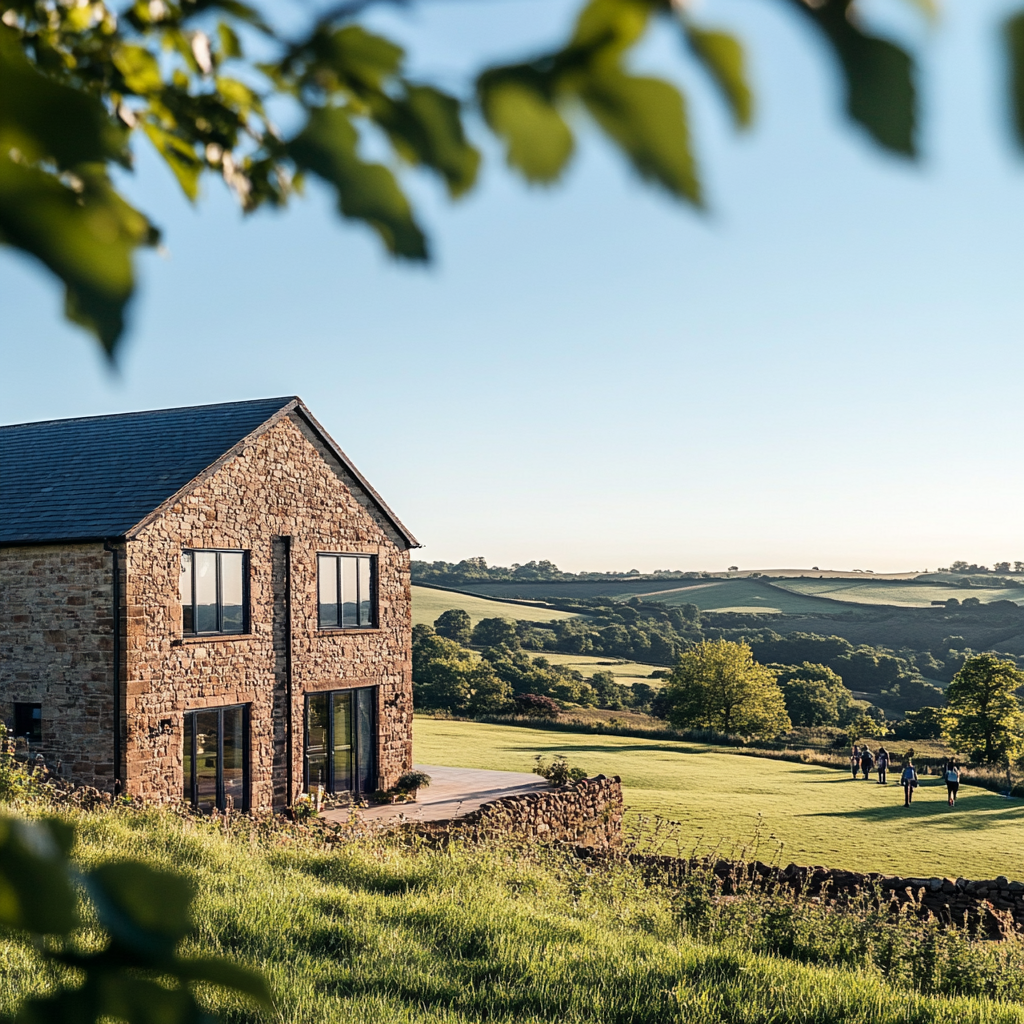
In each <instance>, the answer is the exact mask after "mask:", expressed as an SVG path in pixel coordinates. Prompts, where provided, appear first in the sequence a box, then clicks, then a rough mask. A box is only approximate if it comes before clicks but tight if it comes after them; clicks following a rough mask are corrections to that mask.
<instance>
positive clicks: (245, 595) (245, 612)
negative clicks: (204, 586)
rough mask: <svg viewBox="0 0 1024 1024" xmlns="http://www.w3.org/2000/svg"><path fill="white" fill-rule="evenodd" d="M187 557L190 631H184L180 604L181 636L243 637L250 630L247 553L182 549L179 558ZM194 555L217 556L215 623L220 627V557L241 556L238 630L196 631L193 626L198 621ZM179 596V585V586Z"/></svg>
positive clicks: (222, 589)
mask: <svg viewBox="0 0 1024 1024" xmlns="http://www.w3.org/2000/svg"><path fill="white" fill-rule="evenodd" d="M186 555H187V556H189V557H190V558H191V559H192V572H191V576H192V626H193V628H192V629H185V611H184V609H185V605H184V603H182V606H181V607H182V626H181V635H182V636H245V635H247V634H248V633H249V632H251V630H250V623H249V552H248V551H246V550H245V549H244V548H182V549H181V557H182V558H184V557H185V556H186ZM196 555H216V556H217V622H218V625H221V624H222V623H223V620H224V584H223V578H222V574H221V558H220V556H221V555H241V556H242V625H241V628H240V629H228V630H226V629H207V630H202V631H200V630H197V629H196V628H195V624H196V622H197V621H198V619H199V610H198V607H197V605H196V559H195V556H196ZM178 572H179V574H180V572H181V563H180V561H179V564H178ZM179 595H180V584H179Z"/></svg>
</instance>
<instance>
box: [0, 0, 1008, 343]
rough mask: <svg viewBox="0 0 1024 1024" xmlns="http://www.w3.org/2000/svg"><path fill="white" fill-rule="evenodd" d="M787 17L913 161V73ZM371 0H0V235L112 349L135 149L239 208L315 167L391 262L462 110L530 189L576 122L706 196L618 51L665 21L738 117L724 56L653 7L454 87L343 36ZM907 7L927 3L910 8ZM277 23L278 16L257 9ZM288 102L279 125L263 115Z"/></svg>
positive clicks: (657, 1) (738, 63)
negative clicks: (408, 177)
mask: <svg viewBox="0 0 1024 1024" xmlns="http://www.w3.org/2000/svg"><path fill="white" fill-rule="evenodd" d="M780 2H783V3H786V4H787V6H788V7H789V8H790V9H791V10H792V11H793V12H794V14H795V16H796V17H799V18H802V19H803V20H804V21H805V23H806V24H808V26H809V27H810V28H811V30H812V33H813V34H814V36H815V37H816V39H817V40H818V42H819V43H820V44H821V45H823V46H824V47H825V48H826V49H827V50H828V52H829V53H830V55H831V56H832V58H833V60H834V64H835V67H836V69H837V71H838V72H839V73H840V75H841V76H842V78H843V92H844V94H845V108H846V114H847V115H848V116H849V118H850V119H851V120H852V121H854V122H855V123H856V124H857V125H859V126H860V127H862V128H863V129H865V130H866V131H867V133H868V134H869V136H870V137H871V139H872V140H873V141H874V142H875V143H876V144H877V145H878V146H880V147H882V148H883V149H886V150H888V151H890V152H893V153H896V154H900V155H902V156H906V157H914V156H915V155H916V152H917V147H916V140H915V135H916V126H917V107H918V100H917V96H916V92H915V87H914V77H915V75H914V70H915V69H914V61H913V59H912V57H911V56H910V55H909V54H908V53H907V52H906V51H905V50H903V49H902V48H901V47H900V46H898V45H896V44H894V43H892V42H890V41H888V40H886V39H883V38H880V37H879V36H877V35H874V34H873V33H871V32H870V31H869V30H867V28H866V27H865V26H864V24H863V23H862V21H861V19H859V18H857V17H854V16H852V15H853V13H854V6H853V4H854V0H816V2H815V3H804V2H799V0H780ZM373 3H374V0H358V2H341V3H338V4H337V5H334V6H329V7H328V9H327V10H326V11H325V12H323V13H319V14H317V15H315V16H312V20H311V21H309V22H307V23H306V24H305V25H298V26H297V25H296V24H295V13H294V12H293V11H291V10H287V11H279V10H278V9H277V7H275V5H272V4H263V5H261V6H260V8H259V10H257V9H256V8H255V7H252V6H249V5H248V4H246V3H244V2H242V0H150V2H148V3H147V2H144V0H136V2H135V3H134V4H132V5H130V6H128V7H127V8H126V9H125V10H123V11H120V12H118V11H115V10H114V9H113V7H111V6H108V4H107V2H106V0H95V2H92V3H89V4H82V5H80V4H72V3H66V4H65V3H60V4H53V3H50V2H47V0H0V96H2V97H3V99H4V102H3V104H0V140H2V141H3V145H2V146H0V154H2V155H0V239H2V240H3V242H4V243H5V244H8V245H11V246H14V247H16V248H18V249H20V250H21V251H22V252H25V253H27V254H29V255H31V256H32V257H34V258H35V259H36V260H38V261H39V262H41V263H42V264H43V265H44V266H45V267H47V269H48V270H49V271H50V272H51V273H53V274H54V275H55V276H56V277H57V278H58V279H59V280H60V281H61V282H62V283H63V284H64V287H65V294H66V312H67V315H68V316H69V317H70V318H71V319H72V320H74V321H75V322H77V323H79V324H82V325H83V326H85V327H86V328H88V329H89V330H90V331H92V332H93V333H94V334H95V336H96V337H97V338H98V339H99V340H100V342H101V344H102V345H103V346H104V348H105V350H106V351H107V352H108V353H113V352H114V351H115V348H116V346H117V343H118V340H119V339H120V337H121V334H122V331H123V325H124V311H125V306H126V304H127V302H128V301H129V299H130V298H131V295H132V292H133V290H134V286H135V282H134V267H133V262H134V256H135V253H136V250H138V249H139V248H140V247H142V246H151V245H154V244H155V243H156V241H157V239H158V235H159V233H158V231H157V229H156V227H155V226H154V225H153V223H152V222H151V220H150V219H149V217H148V216H146V215H145V214H143V213H142V212H140V211H138V210H136V209H134V208H133V207H132V206H131V205H130V204H129V203H128V202H127V201H126V200H125V199H124V198H123V196H122V195H121V194H120V193H119V192H118V189H117V185H116V182H115V180H114V179H113V178H112V177H111V173H110V172H111V170H112V169H113V168H115V167H124V168H130V167H131V166H132V162H133V150H134V148H136V147H137V146H138V145H139V144H140V141H141V140H142V139H145V141H146V143H147V144H148V145H151V146H152V147H153V149H154V150H155V151H156V152H157V153H158V154H159V156H160V157H161V158H162V159H163V160H164V161H165V162H166V163H167V165H168V167H169V168H170V170H171V171H172V172H173V174H174V175H175V177H176V178H177V181H178V184H179V185H180V187H181V189H182V191H183V192H184V194H185V195H186V196H187V197H188V198H189V199H190V200H192V201H195V200H196V198H197V197H198V195H199V189H200V184H201V180H202V179H203V177H204V175H207V176H208V175H216V176H218V177H221V178H222V179H223V180H224V182H225V183H226V184H227V185H228V187H229V188H231V189H232V190H233V191H234V192H235V194H236V195H237V198H238V201H239V203H240V204H241V206H242V208H243V209H244V210H245V211H246V212H253V211H255V210H258V209H260V208H261V207H263V206H271V207H280V206H284V205H286V204H287V203H288V202H289V201H290V200H291V199H292V197H293V196H294V194H295V193H296V191H298V186H299V185H301V182H302V180H303V178H305V177H307V176H309V175H315V176H317V177H319V178H321V179H323V180H324V181H325V182H327V183H328V184H329V185H330V186H331V187H332V188H333V189H334V191H335V193H336V195H337V203H338V210H339V212H340V213H341V215H342V216H343V217H346V218H350V219H355V220H359V221H362V222H363V223H364V224H366V225H367V226H369V227H370V228H371V229H372V230H373V231H375V232H376V233H377V235H378V236H379V238H380V240H381V242H382V244H383V245H384V246H385V248H386V249H387V250H388V251H389V252H390V253H392V254H393V255H394V256H396V257H399V258H404V259H410V260H425V259H427V258H428V254H429V245H428V241H427V238H426V236H425V234H424V232H423V230H422V228H421V226H420V224H419V222H418V220H417V217H416V214H415V211H414V209H413V206H412V204H411V202H410V201H409V199H408V197H407V196H406V193H405V191H404V190H403V187H402V182H403V179H404V176H399V175H396V173H395V172H394V171H393V170H392V169H391V167H389V166H386V165H385V164H384V163H376V162H373V161H370V160H367V159H366V158H365V156H364V153H363V144H364V142H365V140H366V139H367V138H368V137H372V138H373V139H374V140H375V141H376V142H377V144H379V145H382V147H383V148H384V149H385V151H386V153H387V157H388V158H389V159H388V163H389V164H391V165H392V166H395V165H397V164H399V163H404V164H405V165H406V166H407V167H410V168H418V169H420V170H422V171H426V172H428V173H429V174H431V175H433V176H434V177H435V178H437V179H438V180H439V181H440V182H441V183H442V184H443V185H444V186H445V188H446V189H447V191H448V194H449V196H451V197H452V198H453V199H455V198H459V197H460V196H463V195H465V194H466V193H467V192H469V191H471V190H472V188H473V187H474V186H475V184H476V182H477V180H478V169H479V165H480V160H481V156H480V151H479V150H478V149H477V147H476V146H474V145H473V143H472V142H471V141H470V139H469V137H468V134H467V132H466V129H465V120H466V115H467V113H470V112H472V113H474V114H476V113H478V114H479V115H480V121H481V122H482V123H483V124H484V125H486V126H487V128H488V129H489V130H490V131H491V132H492V133H494V134H495V135H496V136H497V138H498V139H499V140H500V143H501V146H502V148H503V149H504V155H505V160H506V162H507V163H508V165H509V166H510V167H511V168H512V169H513V170H514V171H516V172H517V173H518V174H521V175H522V176H523V177H524V178H525V179H526V180H527V181H530V182H536V183H548V182H552V181H555V180H557V179H558V178H559V177H561V176H562V175H563V173H564V172H565V169H566V167H567V166H568V164H569V162H570V160H571V158H572V156H573V153H574V150H575V147H576V139H575V136H574V132H573V123H574V122H575V120H576V119H577V118H578V117H581V116H583V117H586V118H588V119H589V121H590V122H591V123H592V124H593V125H594V126H596V128H597V129H598V131H599V132H601V133H602V134H603V135H604V137H605V138H606V139H607V140H608V141H609V142H610V143H611V145H612V146H613V147H615V148H616V149H618V150H619V151H620V152H621V154H622V155H623V157H624V158H625V159H626V160H627V161H628V162H629V163H630V164H631V165H632V167H633V169H634V171H635V172H636V173H637V174H638V175H639V176H640V178H642V179H643V180H645V181H647V182H649V183H650V184H652V185H655V186H657V187H659V188H661V189H663V190H665V191H666V192H668V193H669V194H670V195H671V196H673V197H675V198H677V199H679V200H682V201H684V202H687V203H689V204H691V205H692V206H694V207H701V206H703V204H704V195H703V188H702V184H701V179H700V174H699V172H698V169H697V163H696V159H695V156H694V147H693V145H692V143H691V139H690V131H689V118H688V113H687V104H686V99H685V96H684V95H683V93H682V92H681V90H680V89H679V88H678V86H676V85H674V84H673V83H671V82H668V81H665V80H662V79H658V78H653V77H650V76H646V75H638V74H635V73H633V71H632V70H631V65H632V63H633V57H634V53H635V51H637V50H638V49H639V48H640V47H641V46H642V44H643V43H644V41H645V40H646V39H647V38H648V37H649V35H650V33H651V32H652V30H653V28H654V26H655V25H656V24H659V23H661V24H666V23H667V24H668V25H670V26H671V28H672V29H673V30H674V31H675V32H676V33H677V34H678V36H679V38H680V41H681V42H682V43H684V47H683V48H682V50H681V52H683V53H685V54H686V56H687V59H688V60H691V61H693V62H694V63H695V64H696V65H697V66H699V67H700V68H701V70H702V71H703V72H704V73H706V74H707V76H708V77H709V79H710V81H711V82H712V84H713V86H714V87H715V88H716V89H717V92H718V93H719V95H720V97H721V98H722V100H723V101H724V103H725V105H726V107H727V108H728V111H729V114H730V116H731V119H732V121H733V123H734V124H735V125H736V126H737V127H739V128H746V127H747V126H749V125H750V124H751V123H752V120H753V113H754V101H753V93H752V90H751V87H750V84H749V82H748V80H747V74H746V67H745V63H746V62H745V55H744V52H743V48H742V46H741V44H740V42H739V41H738V40H737V39H735V38H734V37H732V36H731V35H728V34H727V33H725V32H722V31H720V30H717V29H715V28H713V27H710V26H707V25H703V24H700V23H699V22H697V21H696V20H695V18H694V17H693V15H692V14H691V13H690V9H689V6H688V5H684V4H676V3H671V2H670V0H588V2H586V3H584V4H583V5H582V7H581V10H580V12H579V16H578V18H577V19H576V23H575V25H574V27H573V28H572V29H571V31H570V33H569V36H568V38H567V39H566V40H565V41H564V43H563V44H562V45H560V46H557V47H555V48H554V49H553V50H551V51H549V52H546V53H539V54H536V55H534V56H532V57H529V58H527V59H526V60H520V59H513V60H512V61H511V62H509V63H504V64H499V65H496V66H492V67H488V68H484V69H483V70H481V71H480V73H479V74H477V75H476V76H475V78H474V80H473V81H472V82H471V83H466V86H467V87H465V88H462V89H461V95H459V96H456V95H452V94H450V93H448V92H446V91H444V90H442V89H440V88H438V86H437V85H436V84H435V83H431V82H429V81H423V80H419V79H413V78H411V77H409V76H407V74H406V72H405V57H406V55H405V53H404V51H403V50H402V48H401V47H399V46H397V45H396V44H394V43H393V42H391V41H390V40H388V39H386V38H384V37H383V36H381V35H379V34H376V33H371V32H369V31H368V30H367V29H366V28H364V27H363V26H362V25H360V24H358V23H357V19H358V18H359V16H360V15H362V14H364V13H365V12H366V11H367V9H368V8H370V7H372V5H373ZM921 6H927V4H925V3H924V2H921ZM275 14H280V24H277V23H275V21H274V15H275ZM1003 44H1004V46H1005V49H1006V53H1007V57H1008V58H1009V59H1008V65H1009V69H1010V70H1009V75H1008V78H1009V82H1008V86H1009V88H1008V93H1009V98H1010V104H1011V109H1012V112H1013V125H1014V128H1015V130H1016V134H1017V136H1018V138H1021V137H1024V15H1022V14H1019V13H1017V14H1013V15H1012V16H1011V17H1010V18H1009V20H1008V21H1007V22H1006V26H1005V32H1004V39H1003ZM281 101H286V102H287V103H288V104H289V105H290V106H291V108H292V110H293V111H294V114H295V117H294V124H295V128H294V129H293V130H289V131H287V132H282V131H281V130H279V129H278V128H277V127H276V126H275V125H274V123H273V121H272V120H271V118H270V117H269V115H268V110H270V109H272V108H273V107H275V106H277V105H279V104H280V103H281Z"/></svg>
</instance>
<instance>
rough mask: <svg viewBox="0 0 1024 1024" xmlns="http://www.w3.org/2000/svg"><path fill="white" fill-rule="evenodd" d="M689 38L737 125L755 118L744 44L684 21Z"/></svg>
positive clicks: (744, 123) (744, 124)
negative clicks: (745, 63) (745, 65)
mask: <svg viewBox="0 0 1024 1024" xmlns="http://www.w3.org/2000/svg"><path fill="white" fill-rule="evenodd" d="M684 30H685V32H686V39H687V42H688V43H689V44H690V49H691V50H693V52H694V54H696V56H697V58H698V59H699V60H700V62H701V63H702V64H703V65H704V67H705V68H706V69H707V71H708V73H709V74H710V75H711V77H712V78H713V79H714V81H715V84H716V85H717V86H718V88H719V89H720V90H721V92H722V95H723V96H724V97H725V100H726V102H727V103H728V104H729V108H730V110H732V116H733V120H734V121H735V122H736V126H737V127H738V128H746V127H748V126H749V125H750V123H751V121H752V120H753V114H754V97H753V94H752V93H751V91H750V86H749V84H748V83H747V73H746V68H745V67H744V57H743V46H742V45H741V44H740V42H739V40H738V39H735V38H734V37H733V36H731V35H729V34H728V33H726V32H715V31H711V30H708V29H702V28H697V27H696V26H695V25H685V26H684Z"/></svg>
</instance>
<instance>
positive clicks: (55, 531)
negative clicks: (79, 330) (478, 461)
mask: <svg viewBox="0 0 1024 1024" xmlns="http://www.w3.org/2000/svg"><path fill="white" fill-rule="evenodd" d="M292 410H296V411H298V412H299V413H300V414H302V415H303V418H304V419H305V420H306V421H307V423H309V424H310V426H311V427H312V429H313V430H314V431H315V432H316V433H318V434H320V436H321V439H322V440H323V441H324V443H325V444H326V445H327V447H328V448H329V449H330V450H331V451H332V452H333V453H334V454H335V455H336V456H337V457H338V458H339V460H340V461H341V462H342V464H343V465H344V466H345V467H346V469H348V470H349V472H350V473H352V475H353V476H354V477H355V478H356V479H357V480H358V481H359V483H360V484H362V485H363V487H364V488H365V489H366V491H367V493H368V495H369V496H370V498H371V499H372V500H373V501H374V503H375V504H377V506H378V507H379V508H380V509H381V511H382V512H383V513H384V514H385V515H386V516H387V518H388V519H389V520H391V522H392V524H393V525H394V526H395V527H396V529H397V530H398V532H399V533H400V534H401V535H402V536H403V537H405V539H406V540H407V541H409V543H410V545H415V544H416V540H415V538H413V537H412V535H411V534H409V533H408V531H407V530H406V529H405V528H404V527H403V526H402V524H401V523H400V522H398V520H397V519H396V518H395V516H394V514H393V513H392V512H391V511H390V509H388V507H387V506H386V505H385V504H384V502H383V501H382V500H381V499H380V497H379V496H378V495H377V494H376V492H375V491H374V490H373V489H372V488H371V487H370V486H369V484H368V483H366V481H365V480H364V479H363V478H362V476H360V474H359V472H358V471H357V470H356V469H355V467H354V466H352V464H351V463H350V462H349V461H348V459H347V458H346V456H345V455H344V454H343V453H342V452H341V451H340V450H339V449H338V448H337V446H336V445H335V444H334V442H333V441H332V440H331V439H330V437H328V436H327V435H326V433H324V431H323V428H321V427H320V426H319V424H318V423H317V422H316V420H314V419H313V418H312V416H311V415H309V412H308V410H307V409H306V408H305V406H304V405H303V404H302V402H301V401H300V400H299V399H298V398H295V397H294V396H290V397H285V398H264V399H257V400H255V401H250V402H226V403H223V404H220V405H199V406H190V407H187V408H182V409H157V410H153V411H149V412H131V413H123V414H120V415H114V416H87V417H84V418H81V419H70V420H49V421H45V422H40V423H20V424H15V425H12V426H0V544H4V545H12V544H39V543H47V542H56V541H73V540H98V539H100V538H117V537H123V536H125V535H126V534H127V533H128V532H129V531H130V530H131V529H132V527H134V526H136V525H138V523H140V522H141V521H142V520H143V519H145V518H146V516H148V515H149V514H150V513H151V512H153V511H155V510H156V509H157V508H159V507H160V506H161V505H162V504H163V503H164V502H165V501H167V499H169V498H170V497H172V496H173V495H174V494H176V493H177V492H178V491H180V490H181V489H182V488H183V487H185V486H186V485H187V484H189V483H190V482H191V481H192V480H194V479H195V478H196V477H197V476H199V475H200V474H201V473H202V472H203V471H204V470H206V469H208V468H209V467H210V466H211V465H212V464H213V463H214V462H216V461H217V460H218V459H220V458H221V457H222V456H224V455H225V454H227V453H228V452H229V451H230V450H231V449H232V448H234V447H235V445H237V444H238V443H239V442H240V441H242V440H244V439H245V438H246V437H248V436H249V435H250V434H252V433H253V432H254V431H256V430H258V429H259V428H260V427H261V426H263V425H264V424H265V423H266V422H267V421H268V420H270V419H271V418H274V417H276V416H278V414H282V415H283V414H287V413H288V412H290V411H292Z"/></svg>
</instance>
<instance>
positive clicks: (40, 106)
mask: <svg viewBox="0 0 1024 1024" xmlns="http://www.w3.org/2000/svg"><path fill="white" fill-rule="evenodd" d="M126 139H127V133H126V132H125V131H124V130H123V129H122V128H120V127H118V125H117V124H115V123H114V122H113V121H112V120H111V119H110V118H109V117H108V116H107V113H106V111H105V110H104V109H103V105H102V104H101V103H99V102H98V101H97V100H96V99H95V98H93V97H92V96H90V95H88V94H86V93H84V92H78V91H76V90H74V89H71V88H69V87H68V86H65V85H60V84H58V83H57V82H53V81H51V80H50V79H48V78H46V77H44V76H43V75H41V74H39V72H38V71H36V69H35V68H34V67H32V65H31V64H29V62H28V61H27V60H26V59H25V56H24V54H23V53H22V51H21V46H20V43H19V41H18V39H17V37H16V36H15V34H14V33H13V32H12V31H11V30H10V29H9V28H7V27H6V26H5V25H0V152H2V153H3V154H4V156H6V155H7V154H8V153H9V151H10V150H11V149H12V148H14V149H17V150H18V151H19V152H20V153H21V155H22V157H23V158H24V159H25V160H27V161H30V162H34V161H36V160H47V159H52V160H54V161H55V162H56V163H57V165H58V166H60V167H62V168H65V169H67V168H70V167H74V166H75V165H76V164H80V163H85V162H92V161H102V160H123V159H124V155H123V154H124V145H125V141H126Z"/></svg>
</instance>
